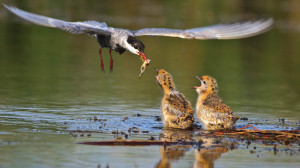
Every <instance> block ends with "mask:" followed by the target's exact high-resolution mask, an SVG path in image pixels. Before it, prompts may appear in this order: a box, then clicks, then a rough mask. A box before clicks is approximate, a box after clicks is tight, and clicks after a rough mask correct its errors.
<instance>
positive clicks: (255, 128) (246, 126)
mask: <svg viewBox="0 0 300 168" xmlns="http://www.w3.org/2000/svg"><path fill="white" fill-rule="evenodd" d="M248 127H252V128H253V129H254V130H255V131H259V129H257V128H255V127H254V126H253V125H251V124H249V125H246V126H244V127H242V128H241V129H246V128H248Z"/></svg>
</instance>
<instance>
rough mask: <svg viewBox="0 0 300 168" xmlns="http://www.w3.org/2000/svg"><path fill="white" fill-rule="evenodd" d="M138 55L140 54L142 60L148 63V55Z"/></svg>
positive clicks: (141, 53)
mask: <svg viewBox="0 0 300 168" xmlns="http://www.w3.org/2000/svg"><path fill="white" fill-rule="evenodd" d="M137 53H138V54H139V56H140V57H141V59H142V60H143V61H147V63H148V60H147V57H146V55H145V54H144V53H143V52H137Z"/></svg>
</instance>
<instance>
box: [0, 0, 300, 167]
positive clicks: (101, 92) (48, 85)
mask: <svg viewBox="0 0 300 168" xmlns="http://www.w3.org/2000/svg"><path fill="white" fill-rule="evenodd" d="M2 2H3V3H6V4H11V5H15V6H18V7H20V8H22V9H25V10H28V11H32V12H36V13H40V14H44V15H48V16H53V17H56V18H61V19H65V20H70V21H72V20H73V21H74V20H98V21H106V22H107V23H108V24H109V25H111V26H114V27H126V28H128V29H132V30H135V29H140V28H143V27H172V28H191V27H194V26H203V25H210V24H213V23H218V22H225V21H235V20H238V18H249V17H250V18H255V17H259V16H267V17H269V16H273V17H274V20H275V28H274V29H273V30H272V31H270V32H269V33H266V34H263V35H261V36H257V37H253V38H248V39H243V40H232V41H197V40H182V39H174V38H163V37H155V38H152V37H141V40H142V41H143V42H144V43H145V45H146V46H147V48H146V50H145V53H146V54H148V55H149V59H151V60H152V65H150V67H148V69H147V70H148V71H147V72H145V74H144V76H143V79H142V80H137V76H138V73H139V64H140V60H138V59H136V57H134V56H132V55H131V54H129V53H127V54H126V53H124V55H122V56H117V55H113V57H118V58H117V59H115V65H116V69H115V70H114V72H113V73H111V74H109V73H106V74H104V73H100V67H99V57H98V47H99V46H98V44H97V43H96V42H95V41H96V40H95V39H92V38H90V37H87V36H85V35H72V34H69V33H66V32H63V31H59V30H54V29H51V28H41V27H39V26H35V25H32V24H28V23H24V22H22V21H21V20H19V19H18V18H16V17H15V16H12V15H10V14H8V12H7V11H5V9H4V8H3V7H0V32H1V38H0V48H1V50H0V131H1V132H2V133H6V132H9V133H10V134H11V135H16V136H8V135H4V134H2V135H1V136H0V144H1V145H0V146H1V147H0V154H1V156H2V155H3V156H4V157H1V158H0V167H12V166H13V167H24V165H27V167H43V166H46V167H47V166H48V167H92V166H95V165H97V164H98V163H103V164H102V165H105V164H106V163H108V162H109V163H110V166H111V167H113V166H114V167H121V166H123V165H127V166H128V167H135V165H134V163H135V162H134V161H133V160H132V159H130V157H134V158H136V160H140V162H143V163H145V162H146V163H147V164H146V167H153V166H155V165H158V164H159V163H158V162H159V161H163V160H165V161H166V162H165V163H170V165H176V166H177V163H178V162H177V161H179V162H180V163H181V166H183V167H187V165H190V164H191V163H193V164H195V165H197V164H198V165H207V166H208V165H212V164H213V163H214V164H215V166H217V165H220V166H224V167H233V164H234V165H238V166H237V167H254V166H256V165H257V162H259V164H261V165H264V166H265V165H273V166H274V167H276V166H277V167H297V166H299V154H297V153H296V154H293V155H290V154H289V153H287V154H285V153H286V147H283V148H281V149H280V148H279V147H278V152H277V154H276V157H274V152H273V151H272V148H273V147H271V149H270V148H269V147H268V146H262V147H261V148H262V150H263V153H264V155H260V156H261V158H260V159H257V157H256V155H252V154H249V150H248V149H247V148H246V147H245V145H244V146H243V145H242V146H239V149H236V150H233V151H230V150H229V151H227V153H226V154H227V155H223V156H222V154H220V153H222V152H223V151H226V149H221V148H222V147H221V148H218V147H217V146H216V147H215V149H214V148H213V146H212V147H210V148H209V147H207V149H206V147H204V148H201V149H200V150H199V151H198V146H197V145H196V144H195V145H193V146H192V147H191V148H189V149H186V148H185V147H183V146H179V147H178V149H176V148H174V151H175V153H176V150H177V153H178V154H177V156H178V157H173V159H172V158H170V159H168V157H167V156H168V155H171V154H167V153H165V154H164V153H163V152H164V148H163V147H162V148H160V147H151V148H147V147H145V148H132V147H126V148H121V149H120V148H113V149H112V148H111V147H107V148H101V149H99V148H95V147H94V146H92V147H86V146H79V145H78V144H76V143H75V142H74V141H76V142H77V141H80V140H82V139H81V138H87V139H86V140H99V139H103V137H106V139H110V140H111V139H113V137H114V135H111V134H110V133H111V132H112V131H113V130H117V129H118V130H119V131H127V130H128V129H129V128H131V127H138V128H140V129H141V130H142V131H150V134H151V136H153V137H155V138H156V139H157V138H158V136H159V134H160V133H161V130H160V128H159V127H161V126H162V123H161V122H159V121H155V118H154V116H160V115H161V114H160V110H159V109H160V100H161V91H160V88H158V87H157V84H156V83H155V80H154V77H153V75H154V74H155V71H154V70H153V67H151V66H155V67H158V68H165V69H167V70H168V71H169V72H170V73H171V74H172V75H173V76H174V79H175V82H176V84H177V87H178V88H180V90H179V91H180V92H182V93H183V94H184V95H185V96H186V97H187V98H188V100H190V101H191V103H192V104H193V105H194V104H195V101H196V97H197V95H196V93H195V91H194V90H192V89H191V87H193V86H195V85H197V84H198V81H197V80H196V79H195V78H194V75H196V74H197V75H212V76H215V77H216V79H218V81H219V85H220V87H222V88H223V89H222V90H221V91H220V92H221V93H220V95H221V96H222V98H223V99H224V100H226V103H228V105H230V107H231V108H232V109H233V110H234V112H235V114H236V115H238V116H241V117H247V118H249V120H248V121H238V123H237V125H244V124H247V123H252V124H253V123H258V124H260V125H261V127H259V128H270V129H277V125H280V127H281V126H282V127H283V128H285V127H287V126H288V127H294V128H295V127H297V126H299V120H300V113H299V109H300V103H299V100H300V88H299V86H300V78H299V76H300V66H299V64H300V59H299V58H300V57H299V55H300V50H299V49H298V48H299V47H298V46H299V45H298V44H299V42H300V36H299V25H300V20H299V11H300V10H298V9H300V8H299V7H300V1H295V0H282V1H279V2H276V3H274V2H273V0H265V1H261V0H252V1H247V0H244V1H240V0H230V1H226V2H225V1H216V0H204V1H198V0H192V1H188V2H187V1H174V0H166V1H159V0H143V1H140V0H130V1H128V2H127V1H126V8H124V3H123V1H120V0H119V1H98V0H91V1H84V0H66V1H61V0H44V1H33V0H17V1H8V0H4V1H2ZM103 52H108V51H103ZM104 59H105V58H104ZM104 61H105V62H109V58H106V60H104ZM129 67H130V68H129ZM131 67H137V68H136V69H135V68H131ZM151 69H152V71H151ZM137 113H139V114H142V116H141V117H135V115H136V114H137ZM94 116H97V117H98V118H101V119H107V121H106V122H105V123H103V125H101V124H102V123H99V122H93V121H92V122H91V121H89V119H90V118H93V117H94ZM124 117H128V118H129V119H128V120H126V122H123V121H122V120H123V118H124ZM278 118H284V119H285V121H286V122H285V124H284V125H281V124H280V123H278ZM65 123H66V124H65ZM287 123H291V124H289V125H286V124H287ZM104 124H106V126H105V127H103V126H104ZM100 126H101V127H102V128H101V129H100V128H99V127H100ZM153 127H156V128H153ZM78 128H79V129H81V130H90V129H92V130H99V129H100V131H103V132H104V134H93V133H92V136H91V137H87V136H84V137H80V136H78V137H77V138H73V137H71V135H70V136H62V137H61V140H60V142H64V143H62V144H60V145H57V144H58V141H56V140H55V139H59V138H57V137H59V132H63V133H67V134H68V132H67V131H66V130H74V129H75V130H77V129H78ZM120 128H121V129H120ZM41 132H43V133H44V134H41ZM163 132H164V130H163V131H162V133H163ZM0 134H1V133H0ZM36 134H39V135H40V136H43V138H40V139H35V141H32V140H31V139H30V138H35V137H36ZM163 134H164V136H165V138H166V139H168V140H169V139H170V137H172V138H171V139H173V140H174V139H177V138H179V137H177V135H176V134H180V133H172V132H171V133H170V132H165V133H163ZM182 134H183V135H182V136H183V137H186V138H185V139H189V137H190V138H192V139H195V143H198V142H199V140H200V139H199V138H197V137H195V136H194V137H193V134H192V133H182ZM49 136H50V137H51V138H49ZM7 137H9V139H7ZM20 137H28V139H26V140H24V139H23V138H20ZM29 137H30V138H29ZM149 137H150V135H145V134H144V135H138V136H135V138H137V139H148V138H149ZM130 138H133V137H129V139H130ZM202 138H203V137H202ZM203 141H206V140H205V139H203ZM207 141H208V140H207ZM216 141H218V139H217V140H216ZM221 141H223V142H224V140H221ZM45 142H47V144H48V145H49V146H47V147H46V148H45V149H43V148H41V146H43V144H44V143H45ZM225 142H226V141H225ZM7 144H13V145H11V146H10V145H7ZM36 144H39V145H36ZM203 145H204V144H203ZM219 145H220V144H219ZM221 145H222V144H221ZM223 146H225V148H226V147H227V148H228V146H227V145H226V143H225V145H223ZM167 147H170V151H172V149H171V146H167ZM41 149H42V150H41ZM48 149H53V151H58V152H59V153H61V154H59V155H57V153H55V152H47V151H48ZM62 149H63V150H62ZM102 149H103V150H102ZM229 149H230V146H229ZM264 149H265V151H264ZM194 150H195V151H194ZM209 150H210V151H209ZM91 151H92V152H91ZM104 151H106V152H104ZM107 151H108V152H107ZM145 151H147V152H145ZM160 151H161V153H162V154H161V156H158V155H159V153H160ZM295 151H298V148H296V147H295ZM191 152H192V153H191ZM218 152H219V154H217V153H218ZM170 153H172V152H170ZM214 154H215V155H214ZM174 155H175V156H176V154H174ZM181 155H182V156H181ZM220 155H221V157H220ZM16 156H17V160H18V163H16V162H15V161H16V159H15V158H16ZM56 156H61V157H60V158H58V157H56ZM117 156H118V157H119V158H122V159H120V160H118V161H116V159H115V158H116V157H117ZM249 156H250V157H249ZM217 157H220V158H219V159H217V160H215V159H216V158H217ZM74 158H75V159H74ZM162 158H164V159H162ZM197 158H198V159H197ZM208 158H211V159H210V160H212V161H209V159H208ZM232 158H234V159H235V160H236V161H237V162H235V163H233V162H232ZM176 159H178V160H176ZM66 160H67V162H69V164H67V163H66ZM74 160H75V161H74ZM99 160H101V162H100V161H99ZM175 160H176V161H175ZM197 160H199V161H197ZM140 162H139V163H136V164H138V165H139V166H138V167H143V166H145V164H144V165H141V163H140ZM14 163H15V164H14ZM54 163H55V165H54ZM113 163H114V164H113ZM275 163H276V165H275ZM11 165H12V166H11ZM95 167H96V166H95Z"/></svg>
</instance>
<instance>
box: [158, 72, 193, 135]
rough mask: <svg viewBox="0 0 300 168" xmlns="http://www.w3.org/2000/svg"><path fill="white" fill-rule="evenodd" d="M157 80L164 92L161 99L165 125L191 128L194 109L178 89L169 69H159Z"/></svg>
mask: <svg viewBox="0 0 300 168" xmlns="http://www.w3.org/2000/svg"><path fill="white" fill-rule="evenodd" d="M157 74H158V75H157V76H156V81H157V83H158V85H159V86H160V87H161V88H162V90H163V92H164V97H163V99H162V101H161V111H162V113H163V121H164V126H165V127H169V128H179V129H189V128H191V127H192V126H193V124H194V110H193V108H192V106H191V104H190V102H188V101H187V100H186V98H185V97H184V96H183V94H181V93H179V92H178V91H177V90H176V87H175V84H174V81H173V77H172V75H171V74H169V73H168V72H167V71H165V70H163V69H160V70H157Z"/></svg>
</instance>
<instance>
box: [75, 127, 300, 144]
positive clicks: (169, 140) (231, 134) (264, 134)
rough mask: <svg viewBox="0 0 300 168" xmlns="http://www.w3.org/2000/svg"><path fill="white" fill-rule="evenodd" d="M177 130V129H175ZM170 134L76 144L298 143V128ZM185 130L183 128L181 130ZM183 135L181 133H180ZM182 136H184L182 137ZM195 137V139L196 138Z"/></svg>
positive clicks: (299, 140) (299, 137) (299, 134)
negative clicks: (157, 137)
mask: <svg viewBox="0 0 300 168" xmlns="http://www.w3.org/2000/svg"><path fill="white" fill-rule="evenodd" d="M177 131H179V130H177ZM177 131H176V133H175V134H172V135H171V136H164V137H163V138H160V140H122V139H116V140H110V141H87V142H79V143H78V144H86V145H99V146H148V145H163V146H168V145H197V144H199V143H200V144H201V143H202V139H207V138H213V139H214V141H216V142H218V141H222V139H223V138H226V139H231V140H237V141H244V142H246V143H248V144H250V143H251V142H256V143H261V144H265V145H274V144H282V145H290V144H298V145H300V130H281V131H274V130H245V129H237V130H222V131H190V135H191V134H193V136H192V137H190V138H187V137H186V135H185V136H181V135H180V134H181V133H180V131H179V132H177ZM182 131H185V130H182ZM184 134H186V132H185V133H184ZM182 135H183V134H182ZM182 137H184V138H182ZM196 139H197V140H196Z"/></svg>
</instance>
